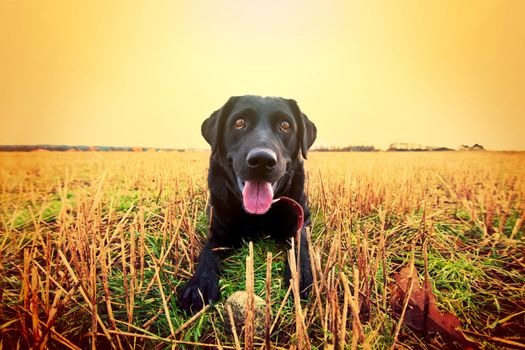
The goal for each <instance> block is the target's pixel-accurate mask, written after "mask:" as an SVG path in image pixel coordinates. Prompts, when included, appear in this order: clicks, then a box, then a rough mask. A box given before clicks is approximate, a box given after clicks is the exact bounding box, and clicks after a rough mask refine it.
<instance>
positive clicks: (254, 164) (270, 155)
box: [246, 148, 277, 170]
mask: <svg viewBox="0 0 525 350" xmlns="http://www.w3.org/2000/svg"><path fill="white" fill-rule="evenodd" d="M246 164H247V165H248V167H250V168H252V169H267V170H272V169H273V168H275V166H276V165H277V156H276V155H275V152H274V151H272V150H270V149H267V148H254V149H252V150H251V151H250V152H248V155H247V156H246Z"/></svg>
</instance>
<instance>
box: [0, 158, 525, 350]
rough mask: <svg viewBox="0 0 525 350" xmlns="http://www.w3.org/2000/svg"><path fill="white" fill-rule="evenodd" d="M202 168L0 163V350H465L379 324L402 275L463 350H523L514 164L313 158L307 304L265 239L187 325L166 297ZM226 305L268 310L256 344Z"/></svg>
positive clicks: (192, 258)
mask: <svg viewBox="0 0 525 350" xmlns="http://www.w3.org/2000/svg"><path fill="white" fill-rule="evenodd" d="M208 157H209V154H208V153H205V152H203V153H198V152H193V153H192V152H180V153H47V152H42V153H9V154H7V153H4V154H0V186H1V187H0V277H1V280H0V335H1V340H0V348H5V349H16V348H28V347H31V348H35V349H45V348H51V349H54V348H69V349H79V348H80V349H87V348H93V349H94V348H112V349H120V348H138V349H142V348H152V347H155V348H157V349H165V348H206V347H210V348H218V349H239V348H241V347H245V348H250V349H260V348H274V349H281V348H295V349H319V348H327V349H346V348H348V349H357V348H362V349H372V348H375V349H383V348H392V349H408V348H422V349H439V348H443V347H447V348H454V347H461V345H460V344H457V343H455V342H454V341H453V340H451V339H447V338H446V337H445V336H443V335H442V334H439V333H427V334H422V332H418V331H415V330H412V329H411V328H409V327H407V326H406V325H405V324H404V323H403V322H402V321H403V314H401V315H395V314H394V313H393V312H392V308H391V306H390V304H389V298H390V289H391V286H392V284H393V283H394V279H393V277H392V274H393V273H394V272H397V271H399V270H400V269H401V268H402V267H403V266H413V268H412V270H411V271H412V278H413V279H415V278H418V279H419V280H421V281H424V283H423V285H424V286H427V285H430V286H431V287H432V292H433V293H434V294H435V295H436V300H437V303H438V307H439V308H440V309H441V310H443V311H450V312H453V313H454V314H455V315H456V316H457V317H458V318H459V320H460V321H461V332H463V334H464V335H465V336H466V337H467V338H468V339H469V340H470V341H472V342H473V344H475V346H476V347H479V348H484V349H499V348H504V347H508V348H523V347H525V337H524V334H525V288H524V285H525V273H524V272H525V261H524V258H523V252H524V251H525V249H524V248H525V245H524V225H523V221H524V219H525V200H524V198H525V154H523V153H496V152H471V153H469V152H465V153H462V152H456V153H426V154H421V153H415V154H411V153H405V154H392V153H371V154H355V153H335V154H329V153H323V154H321V153H311V155H310V157H309V158H311V159H310V160H309V161H308V162H307V170H308V171H307V175H308V183H307V192H308V196H309V202H310V206H311V209H312V225H311V229H309V230H308V235H309V237H310V243H311V244H310V246H309V247H308V249H309V250H310V255H311V264H312V271H313V278H314V285H313V287H312V290H311V293H310V297H309V299H308V300H307V301H301V300H300V299H299V292H300V291H299V289H298V288H299V284H298V282H299V281H298V276H299V273H300V270H298V269H300V264H301V262H297V261H296V260H295V259H294V255H293V254H290V252H288V253H286V252H283V251H282V250H281V249H280V247H279V246H278V245H277V244H276V243H275V242H271V241H269V240H268V239H266V238H263V239H262V242H261V241H259V242H254V244H253V245H252V244H246V247H245V248H242V249H240V250H236V251H231V252H229V253H230V254H229V255H228V257H227V258H226V259H225V260H224V261H223V262H222V267H223V273H222V275H221V279H220V286H221V294H222V299H221V302H219V303H217V304H216V305H214V306H212V307H209V306H208V307H206V308H205V309H203V310H201V311H200V312H199V313H197V314H196V315H195V316H193V317H190V316H188V315H185V314H184V313H183V312H182V311H181V310H179V308H178V307H177V302H176V295H177V291H178V290H179V289H180V287H181V286H182V285H183V284H184V283H185V282H186V281H187V280H188V279H189V277H190V276H191V273H192V272H193V271H194V269H195V262H196V258H197V256H198V253H199V251H200V249H201V247H202V244H203V242H204V241H205V238H206V236H207V230H208V226H209V222H208V218H207V216H206V206H207V200H208V199H207V187H206V168H207V163H208ZM297 243H298V242H293V243H292V244H295V245H297ZM268 251H269V252H270V253H269V254H268ZM287 259H289V260H290V263H291V266H292V279H291V283H290V287H289V288H287V287H285V283H284V281H283V280H282V275H283V271H284V266H285V263H286V261H287ZM297 263H298V264H297ZM295 265H299V266H295ZM428 282H429V283H428ZM412 284H413V283H411V284H410V286H412ZM237 290H247V291H248V294H249V295H250V293H252V295H253V294H256V295H258V296H261V297H264V298H265V300H266V309H265V322H264V329H265V332H264V339H259V338H258V337H256V336H254V332H253V327H254V325H253V298H250V297H249V298H248V303H250V300H251V304H249V308H248V318H247V322H246V325H245V331H244V337H241V335H240V334H236V331H235V326H234V325H232V324H231V323H230V320H228V317H225V316H224V315H225V313H224V312H223V310H222V309H223V303H222V301H224V300H225V298H226V297H227V296H228V295H230V294H231V293H233V292H234V291H237ZM409 294H410V293H409ZM407 299H408V298H407ZM404 306H405V308H406V307H407V305H404ZM228 311H229V310H226V312H228ZM232 331H233V334H234V335H233V336H232Z"/></svg>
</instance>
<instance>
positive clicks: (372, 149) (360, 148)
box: [313, 146, 379, 152]
mask: <svg viewBox="0 0 525 350" xmlns="http://www.w3.org/2000/svg"><path fill="white" fill-rule="evenodd" d="M313 151H315V152H376V151H379V150H378V149H376V148H375V147H374V146H345V147H336V146H331V147H317V148H315V149H313Z"/></svg>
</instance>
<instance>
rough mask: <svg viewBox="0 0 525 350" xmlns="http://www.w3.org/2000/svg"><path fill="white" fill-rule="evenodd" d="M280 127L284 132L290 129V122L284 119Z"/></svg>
mask: <svg viewBox="0 0 525 350" xmlns="http://www.w3.org/2000/svg"><path fill="white" fill-rule="evenodd" d="M279 129H280V130H281V131H282V132H288V131H290V123H288V122H287V121H286V120H284V121H282V122H281V124H280V125H279Z"/></svg>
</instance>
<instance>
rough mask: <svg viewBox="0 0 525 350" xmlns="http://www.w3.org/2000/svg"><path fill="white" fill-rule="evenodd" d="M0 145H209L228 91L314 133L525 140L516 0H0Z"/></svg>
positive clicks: (369, 140)
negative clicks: (274, 99)
mask: <svg viewBox="0 0 525 350" xmlns="http://www.w3.org/2000/svg"><path fill="white" fill-rule="evenodd" d="M0 42H1V48H0V118H1V119H0V120H1V126H0V144H36V143H51V144H74V145H77V144H85V145H117V146H156V147H202V148H204V147H206V146H207V145H206V143H205V141H204V140H203V139H202V137H201V135H200V124H201V122H202V120H204V119H205V118H206V117H208V116H209V114H210V113H211V112H212V111H213V110H215V109H217V108H218V107H220V106H221V105H222V104H223V103H224V102H225V101H226V99H227V98H228V97H229V96H231V95H240V94H260V95H272V96H284V97H289V98H294V99H296V100H297V101H298V102H299V105H300V106H301V108H302V109H303V111H304V112H305V113H306V114H307V115H308V116H309V117H310V119H311V120H313V121H314V122H315V123H316V125H317V127H318V141H317V142H316V145H325V146H326V145H339V146H341V145H350V144H373V145H375V146H377V147H381V148H384V147H386V146H387V145H388V144H389V143H391V142H414V143H422V144H426V145H443V146H449V147H454V148H456V147H457V146H459V145H460V144H462V143H466V144H473V143H476V142H477V143H481V144H483V145H485V146H486V147H488V148H491V149H525V137H524V135H525V1H523V0H491V1H483V0H473V1H468V0H461V1H458V0H439V1H437V0H436V1H420V0H413V1H406V0H397V1H390V0H385V1H370V0H363V1H350V0H341V1H286V0H280V1H279V0H265V1H250V0H231V1H165V2H161V1H143V2H131V1H85V2H82V3H81V2H76V1H70V0H65V1H49V2H45V5H44V2H41V1H35V2H29V1H16V0H0Z"/></svg>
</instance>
